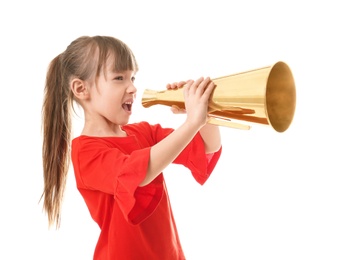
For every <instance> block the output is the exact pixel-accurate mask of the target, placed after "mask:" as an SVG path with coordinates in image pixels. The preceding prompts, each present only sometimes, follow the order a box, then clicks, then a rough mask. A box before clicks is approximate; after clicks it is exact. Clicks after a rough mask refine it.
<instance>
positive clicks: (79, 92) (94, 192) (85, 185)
mask: <svg viewBox="0 0 337 260" xmlns="http://www.w3.org/2000/svg"><path fill="white" fill-rule="evenodd" d="M137 70H138V65H137V62H136V59H135V57H134V55H133V53H132V51H131V50H130V49H129V48H128V46H127V45H126V44H125V43H123V42H122V41H120V40H118V39H116V38H113V37H106V36H95V37H88V36H85V37H79V38H78V39H76V40H74V41H73V42H72V43H71V44H70V45H69V46H68V48H67V49H66V50H65V51H64V52H63V53H61V54H59V55H58V56H57V57H56V58H54V59H53V60H52V61H51V63H50V65H49V69H48V72H47V77H46V85H45V93H44V103H43V118H42V119H43V147H42V150H43V173H44V191H43V195H42V196H43V198H44V204H43V208H44V210H45V211H46V212H47V214H48V221H49V225H53V224H55V225H56V226H57V227H59V225H60V212H61V203H62V196H63V191H64V188H65V184H66V177H67V172H68V167H69V163H70V158H69V157H71V161H72V165H73V167H74V173H75V178H76V183H77V188H78V190H79V192H80V193H81V195H82V196H83V198H84V200H85V203H86V205H87V207H88V209H89V211H90V214H91V216H92V218H93V220H94V221H95V222H96V223H97V224H98V225H99V227H100V230H101V233H100V236H99V238H98V242H97V245H96V248H95V252H94V257H93V258H94V259H96V260H98V259H99V260H111V259H118V260H121V259H122V260H123V259H135V260H140V259H146V260H149V259H150V260H151V259H154V260H156V259H158V260H159V259H160V260H165V259H168V260H175V259H185V256H184V253H183V250H182V247H181V244H180V241H179V237H178V233H177V229H176V225H175V222H174V218H173V214H172V211H171V206H170V201H169V198H168V194H167V190H166V186H165V180H164V176H163V174H162V171H163V169H164V168H165V167H167V166H168V165H169V164H170V163H177V164H182V165H184V166H186V167H187V168H188V169H190V171H191V173H192V175H193V176H194V178H195V179H196V181H197V182H199V183H200V184H203V183H204V182H205V181H206V180H207V178H208V177H209V175H210V174H211V172H212V171H213V169H214V167H215V165H216V163H217V161H218V159H219V157H220V154H221V142H220V133H219V129H218V127H217V126H214V125H210V124H207V108H208V99H209V97H210V94H211V93H212V90H213V88H214V83H213V82H211V80H210V79H209V78H205V79H204V78H200V79H198V80H196V81H193V80H189V81H187V82H179V83H174V84H168V85H167V88H168V89H174V88H178V87H182V86H185V87H184V98H185V107H186V120H185V122H184V123H183V124H182V125H181V126H180V127H178V128H177V129H176V130H173V129H168V128H162V127H161V126H160V125H159V124H157V125H150V124H149V123H146V122H139V123H134V124H128V121H129V117H130V115H131V112H132V103H133V102H134V99H135V95H136V91H137V90H136V88H135V86H134V81H135V74H136V72H137ZM73 101H75V102H76V103H78V104H79V105H80V106H81V107H82V108H83V111H84V115H85V122H84V127H83V131H82V133H81V135H80V136H79V137H76V138H74V139H73V140H71V109H72V105H73ZM173 112H175V113H181V112H185V111H179V110H177V109H176V108H173ZM70 147H71V149H70ZM70 153H71V154H70ZM70 155H71V156H70Z"/></svg>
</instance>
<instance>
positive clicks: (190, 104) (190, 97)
mask: <svg viewBox="0 0 337 260" xmlns="http://www.w3.org/2000/svg"><path fill="white" fill-rule="evenodd" d="M214 87H215V84H214V82H212V81H211V79H210V78H209V77H207V78H203V77H201V78H199V79H198V80H196V81H188V82H187V83H186V85H185V87H184V99H185V108H186V113H187V119H186V122H189V123H191V124H193V125H195V126H197V127H198V128H201V127H202V126H204V125H205V124H206V123H207V121H208V116H207V112H208V101H209V98H210V95H211V94H212V92H213V89H214Z"/></svg>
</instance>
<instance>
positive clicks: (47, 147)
mask: <svg viewBox="0 0 337 260" xmlns="http://www.w3.org/2000/svg"><path fill="white" fill-rule="evenodd" d="M61 59H62V54H60V55H58V56H57V57H56V58H54V59H53V60H52V61H51V63H50V65H49V68H48V72H47V77H46V83H45V89H44V101H43V106H42V130H43V144H42V162H43V177H44V190H43V194H42V196H41V199H42V197H44V202H43V210H44V211H45V212H46V213H47V215H48V224H49V227H50V226H52V225H54V224H55V225H56V228H59V226H60V220H61V206H62V200H63V194H64V190H65V185H66V178H67V173H68V169H69V162H70V140H71V113H70V111H71V107H72V105H71V102H72V98H71V91H70V88H69V86H68V82H67V77H64V75H63V74H64V73H63V72H62V62H61Z"/></svg>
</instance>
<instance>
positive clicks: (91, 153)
mask: <svg viewBox="0 0 337 260" xmlns="http://www.w3.org/2000/svg"><path fill="white" fill-rule="evenodd" d="M123 130H124V131H125V132H126V133H127V137H91V136H79V137H77V138H75V139H74V140H73V142H72V163H73V167H74V172H75V177H76V183H77V188H78V190H79V192H80V193H81V194H82V196H83V198H84V200H85V202H86V204H87V207H88V209H89V211H90V214H91V216H92V218H93V219H94V221H95V222H96V223H97V224H98V225H99V227H100V229H101V233H100V236H99V239H98V242H97V245H96V249H95V253H94V259H95V260H113V259H117V260H124V259H125V260H133V259H134V260H142V259H145V260H157V259H158V260H166V259H167V260H176V259H177V260H178V259H179V260H180V259H185V256H184V253H183V250H182V247H181V244H180V241H179V236H178V233H177V229H176V225H175V221H174V217H173V214H172V210H171V206H170V201H169V198H168V195H167V190H166V186H165V180H164V176H163V174H162V173H161V174H160V175H159V176H158V177H157V178H156V179H155V180H153V181H152V182H151V183H150V184H148V185H146V186H144V187H138V185H139V183H141V182H142V180H143V179H144V177H145V175H146V170H147V166H148V161H149V156H150V148H151V146H153V145H154V144H156V143H158V142H159V141H160V140H162V139H163V138H165V137H166V136H167V135H169V134H170V133H171V132H172V131H173V129H169V128H162V127H161V126H160V125H150V124H148V123H146V122H140V123H137V124H129V125H125V126H123ZM220 154H221V149H220V150H219V151H218V152H217V153H214V154H210V155H205V151H204V144H203V141H202V139H201V136H200V135H199V134H197V135H196V136H195V138H194V139H193V140H192V141H191V143H190V144H189V145H188V146H187V147H186V148H185V149H184V150H183V152H182V153H181V154H180V155H179V156H178V157H177V158H176V160H175V161H174V163H178V164H182V165H184V166H186V167H187V168H188V169H190V171H191V173H192V175H193V177H194V178H195V179H196V181H197V182H199V183H200V184H203V183H204V182H205V181H206V180H207V179H208V177H209V176H210V174H211V172H212V171H213V169H214V167H215V165H216V163H217V161H218V159H219V157H220Z"/></svg>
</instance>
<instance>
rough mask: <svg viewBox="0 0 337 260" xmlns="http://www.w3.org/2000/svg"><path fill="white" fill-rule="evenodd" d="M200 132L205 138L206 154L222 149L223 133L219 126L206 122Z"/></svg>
mask: <svg viewBox="0 0 337 260" xmlns="http://www.w3.org/2000/svg"><path fill="white" fill-rule="evenodd" d="M200 134H201V137H202V139H203V140H204V144H205V151H206V154H207V153H214V152H217V151H218V150H219V149H220V147H221V135H220V130H219V127H218V126H216V125H212V124H206V125H204V126H203V127H202V128H201V129H200Z"/></svg>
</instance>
